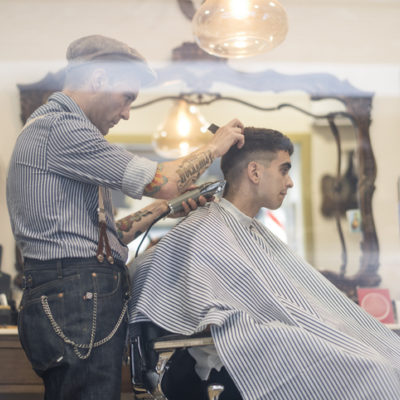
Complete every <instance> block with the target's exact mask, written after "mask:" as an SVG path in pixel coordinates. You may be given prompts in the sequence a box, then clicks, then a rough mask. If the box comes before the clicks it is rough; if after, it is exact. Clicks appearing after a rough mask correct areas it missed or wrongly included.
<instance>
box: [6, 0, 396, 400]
mask: <svg viewBox="0 0 400 400" xmlns="http://www.w3.org/2000/svg"><path fill="white" fill-rule="evenodd" d="M399 21H400V1H399V0H302V1H299V0H279V1H278V0H146V1H144V0H115V1H112V2H111V1H104V0H102V1H94V0H78V1H71V0H68V1H67V0H20V1H15V0H1V1H0V31H1V33H2V34H1V36H0V89H1V90H0V115H1V122H2V134H1V136H0V143H1V144H0V199H1V200H0V220H1V224H2V227H3V228H2V229H1V230H0V399H4V400H11V399H19V400H21V399H41V398H43V396H44V392H45V388H44V384H43V381H42V379H41V377H39V376H38V374H37V373H36V372H37V371H36V372H35V371H34V369H33V368H32V365H31V363H30V360H28V358H27V355H26V354H25V351H24V349H23V347H22V345H21V343H20V339H19V336H21V332H19V329H18V326H17V322H18V317H19V315H18V314H19V312H20V304H21V299H22V296H23V293H24V291H25V290H27V289H26V279H25V276H24V256H23V252H22V251H21V249H20V248H19V246H18V244H17V241H16V239H15V237H14V234H13V229H12V224H11V222H10V216H9V210H8V208H9V205H7V203H8V202H9V200H8V199H7V185H8V182H7V181H8V180H9V179H11V176H9V175H8V170H9V165H10V160H11V158H12V155H13V151H14V147H15V145H16V142H17V138H18V137H19V134H20V132H21V130H22V128H23V127H24V125H25V124H26V122H27V120H28V119H29V117H30V115H31V114H32V113H33V112H34V111H35V110H36V109H37V108H38V107H40V106H42V105H43V104H45V103H46V102H47V99H48V98H49V97H50V96H51V95H53V93H55V92H60V91H61V90H63V85H64V80H65V75H66V72H65V71H66V65H67V60H66V49H67V48H68V46H69V44H70V43H71V42H73V41H74V40H76V39H78V38H81V37H85V36H88V35H103V36H106V37H110V38H114V39H117V40H119V41H122V42H124V43H126V44H127V45H128V46H130V47H132V48H134V49H136V50H137V51H138V52H139V53H140V54H141V55H142V56H143V57H144V58H145V59H146V61H147V63H148V65H149V66H150V67H151V69H152V70H153V71H154V73H155V79H154V80H153V81H152V82H151V83H150V84H148V85H147V86H143V87H141V89H140V91H139V94H138V96H137V98H136V99H135V100H134V101H133V102H132V104H131V106H130V118H129V119H126V118H125V119H124V118H122V119H121V121H119V123H118V124H116V125H115V126H113V127H111V129H110V130H109V132H108V134H107V135H106V136H104V139H105V140H106V141H108V142H109V143H110V144H112V145H113V146H117V147H121V148H123V149H124V150H125V151H127V152H129V153H132V154H135V155H138V156H141V157H145V158H147V159H150V160H152V161H155V162H156V163H158V164H159V163H163V162H167V161H169V160H175V159H178V158H180V157H185V156H187V155H188V154H190V153H192V152H193V151H196V150H197V149H198V148H201V146H204V145H206V144H207V143H208V142H210V140H212V139H213V137H214V133H213V132H212V128H210V126H211V125H212V124H214V125H216V126H217V127H220V126H224V125H225V124H227V123H228V122H229V121H231V120H233V119H234V118H237V119H238V120H240V121H241V123H242V124H243V126H245V127H259V128H268V129H273V130H277V131H279V132H282V133H283V134H284V135H286V136H287V137H289V139H290V141H291V142H292V144H293V149H294V150H293V154H291V170H290V176H291V179H292V181H293V187H291V188H290V190H288V192H287V196H286V198H285V200H284V201H283V203H282V206H281V207H279V208H277V209H268V208H266V207H262V208H260V210H259V211H258V213H257V215H256V216H255V217H254V218H255V219H256V220H257V221H258V222H259V223H260V224H261V225H262V226H264V227H265V228H267V230H268V231H269V232H272V234H273V235H274V236H275V237H277V238H278V239H279V242H280V243H281V242H283V243H285V246H287V248H288V249H290V251H291V252H293V253H295V254H297V255H298V256H299V257H301V259H303V260H305V261H306V263H307V264H309V265H311V266H312V267H313V268H314V269H315V270H316V271H318V272H319V273H320V274H322V277H323V279H324V280H326V279H327V280H328V281H329V282H330V284H333V285H334V286H335V287H336V288H337V289H338V290H339V291H340V293H341V295H342V294H343V295H344V296H345V297H346V298H347V299H349V300H350V301H351V302H352V303H354V304H356V305H358V307H360V308H361V309H362V311H360V312H362V313H365V315H368V318H369V317H372V319H371V321H374V322H373V323H375V321H378V322H379V325H381V324H382V325H384V326H385V328H384V329H385V331H384V333H383V334H385V335H386V334H387V335H391V334H393V333H394V334H395V335H394V336H393V341H394V343H395V341H396V340H397V339H396V337H395V336H397V335H400V161H399V150H398V149H400V24H399ZM210 182H218V183H221V182H224V175H223V173H222V172H221V168H220V158H219V157H218V158H215V159H214V160H213V162H212V163H211V165H210V166H209V167H208V168H206V170H205V172H203V173H202V174H201V175H200V176H199V177H198V179H197V180H196V185H197V186H198V187H203V186H202V185H204V187H209V186H207V185H206V184H208V183H210ZM222 186H223V184H221V185H220V186H218V188H217V190H216V192H215V193H214V192H213V194H214V200H213V201H214V202H215V203H217V204H218V202H219V201H220V198H221V196H222ZM111 195H112V205H113V212H114V218H115V220H118V219H121V218H124V217H126V216H128V215H130V214H132V213H136V212H138V211H139V210H141V209H142V208H144V207H146V206H148V205H149V204H151V203H152V201H153V200H154V199H152V198H151V197H149V196H146V195H144V196H143V197H142V196H137V197H141V198H132V197H130V196H128V195H127V194H125V193H123V192H122V191H121V190H117V189H115V190H114V189H112V190H111ZM174 197H176V196H174ZM18 201H19V202H20V199H18ZM98 207H99V208H100V205H99V206H98ZM199 208H202V207H199ZM70 212H71V214H73V213H74V210H70ZM196 212H199V210H195V211H192V213H196ZM189 217H190V213H189V216H188V217H187V218H189ZM183 218H185V217H183ZM183 218H162V219H160V220H158V221H157V222H156V223H154V224H153V225H152V226H151V227H149V229H147V230H146V232H144V233H142V234H141V235H139V236H137V237H135V239H134V240H132V241H131V242H130V243H129V244H127V247H128V250H129V251H128V256H127V259H126V261H125V263H126V265H127V266H128V268H131V266H132V265H133V264H134V263H135V260H136V259H137V258H138V257H141V256H142V255H143V254H144V253H145V251H146V249H149V248H150V247H152V246H154V247H155V248H157V247H158V246H159V244H158V242H160V243H162V242H163V240H162V239H163V237H164V236H165V235H167V234H168V232H170V231H171V230H172V229H173V228H174V227H175V226H176V225H180V224H181V223H182V220H183ZM199 232H200V230H199ZM208 235H209V236H210V237H211V238H213V239H212V240H215V241H218V240H219V239H220V236H219V235H220V233H219V231H217V230H216V231H215V232H213V231H212V230H211V231H210V232H208ZM156 251H157V250H156ZM171 251H173V250H171ZM227 251H229V249H228V250H227ZM212 252H213V250H212V249H210V253H212ZM177 257H178V255H177ZM182 265H184V264H182ZM318 279H319V278H318ZM161 280H162V276H160V281H161ZM155 290H157V289H155ZM88 293H89V292H87V293H86V295H88ZM89 294H90V295H91V293H89ZM343 298H344V297H343ZM198 300H199V302H203V300H202V299H198ZM50 305H51V304H50ZM50 313H51V312H50ZM46 315H47V314H46ZM363 315H364V314H363ZM47 316H48V315H47ZM116 317H118V315H117V316H116ZM44 318H46V316H45V317H44ZM363 318H364V317H363ZM368 321H370V320H369V319H368ZM47 322H49V324H51V325H52V326H53V327H54V323H53V322H54V321H52V320H51V318H49V321H47ZM90 323H91V322H90ZM371 324H372V322H371ZM366 325H367V324H366ZM49 326H50V325H49ZM374 326H375V325H374ZM164 328H165V327H164ZM221 329H222V328H221ZM363 329H365V330H366V331H368V329H370V327H369V325H368V326H364V327H363ZM371 329H372V328H371ZM374 329H375V328H374ZM376 329H379V328H376ZM386 331H387V332H386ZM389 331H390V332H389ZM218 332H219V331H218ZM170 333H171V337H172V339H171V341H172V342H169V343H170V344H167V340H165V341H162V343H164V344H163V345H160V347H159V348H158V347H157V344H158V343H159V342H157V338H154V337H153V338H152V339H151V343H152V345H151V346H153V347H152V348H151V350H152V352H153V353H154V355H155V356H157V357H158V361H157V365H156V369H157V368H158V375H157V373H156V372H151V373H152V374H153V375H151V378H149V376H150V375H149V374H150V372H149V373H147V371H144V368H145V367H146V365H145V366H143V365H139V367H138V363H139V364H140V362H141V361H142V360H139V361H136V360H134V358H135V357H137V356H138V353H141V349H140V348H139V350H138V349H137V348H136V347H135V346H134V344H132V343H127V344H126V347H125V350H124V354H123V359H122V360H121V363H122V373H121V398H123V399H135V398H137V399H166V400H172V399H175V398H177V399H178V398H182V397H174V395H169V394H168V393H163V391H164V392H165V390H164V389H160V387H162V384H161V382H162V378H163V375H165V372H166V371H167V372H168V371H170V370H172V369H173V368H170V363H171V359H173V357H175V358H177V356H176V352H179V351H181V349H182V348H184V349H188V348H191V346H194V347H196V346H199V347H201V346H202V345H204V346H210V345H212V343H213V340H215V341H217V343H218V345H217V353H218V354H219V353H220V349H222V348H223V345H222V344H221V342H220V341H221V340H222V339H221V337H222V336H221V335H219V334H217V333H215V331H213V328H211V333H212V335H211V336H210V334H208V335H201V337H200V339H198V338H197V337H195V338H194V339H193V335H189V332H187V333H186V336H182V332H178V331H177V332H170ZM173 334H175V336H174V335H173ZM178 334H180V336H179V337H178V336H176V335H178ZM61 335H62V334H61ZM58 336H59V337H57V340H59V341H61V342H62V337H61V336H60V334H58ZM166 337H167V336H166ZM390 337H391V338H392V336H390ZM89 339H90V338H89V337H88V339H87V342H89ZM193 340H194V342H192V341H193ZM199 340H200V341H202V344H199ZM232 340H233V339H232ZM128 342H129V340H128ZM135 343H136V342H135ZM154 343H156V344H154ZM171 343H172V344H171ZM210 343H211V344H210ZM139 344H140V343H139ZM395 344H396V345H397V351H400V350H399V349H400V345H399V344H398V343H395ZM65 346H67V347H68V344H65ZM163 346H164V347H163ZM74 350H76V349H75V347H74ZM90 350H92V349H90ZM77 351H78V350H77ZM95 351H96V347H94V348H93V352H95ZM221 351H222V350H221ZM288 351H289V350H288ZM78 352H79V351H78ZM83 352H84V351H83ZM174 352H175V354H173V353H174ZM189 353H190V351H189ZM79 354H81V353H79ZM222 354H223V355H224V356H221V354H220V356H221V358H222V360H223V362H224V364H225V363H226V369H227V370H228V372H232V371H233V372H232V373H231V375H232V376H231V378H232V379H233V381H234V382H235V384H236V386H237V387H238V388H239V392H240V393H241V396H242V397H235V396H234V395H232V397H227V396H228V395H227V394H225V397H223V393H224V390H225V393H228V389H225V388H224V383H221V382H212V384H210V385H208V386H207V389H206V391H207V394H206V395H204V397H195V396H192V395H186V398H187V399H188V400H194V399H197V398H199V399H200V398H204V399H221V400H223V399H229V398H230V399H231V400H234V399H236V398H243V399H254V400H256V399H270V398H271V399H272V398H274V399H301V400H302V399H306V400H308V399H311V398H313V399H314V398H315V399H322V400H323V399H339V398H341V399H344V398H346V399H356V398H357V399H371V400H372V399H374V400H375V399H381V398H382V399H384V398H385V399H392V398H393V399H395V398H397V399H399V398H400V391H396V390H397V389H396V388H395V385H394V384H393V387H394V389H393V391H394V393H397V395H398V397H396V396H395V395H387V397H385V396H384V395H380V394H379V395H376V397H374V396H373V395H368V394H364V396H363V395H362V393H361V392H360V393H361V394H360V395H359V396H357V397H355V396H354V395H349V396H348V397H344V396H343V395H340V396H339V394H338V393H336V394H335V391H334V390H333V392H332V393H334V394H327V395H326V396H324V395H323V394H321V393H320V392H318V389H319V388H320V386H318V383H315V389H314V390H315V391H314V392H313V393H315V396H311V397H310V395H308V394H307V393H306V392H304V393H303V392H301V391H299V390H297V392H296V393H297V395H293V394H291V395H289V394H287V395H286V397H285V396H284V395H282V393H283V392H282V393H280V392H279V393H278V392H277V393H278V394H276V395H275V397H274V394H273V393H272V392H269V391H268V393H270V394H268V393H267V390H266V391H265V394H261V395H259V397H257V396H256V395H255V394H254V393H256V391H255V389H254V392H252V391H251V390H252V389H249V390H250V392H246V390H247V388H248V387H251V384H250V383H246V384H243V385H242V384H241V383H238V381H237V377H238V376H241V372H243V371H245V370H246V368H245V367H243V371H240V368H238V369H236V368H233V370H232V371H231V370H230V368H229V365H230V364H229V362H230V358H229V357H225V353H224V352H223V351H222ZM399 354H400V353H399ZM139 356H140V354H139ZM163 357H164V358H163ZM171 357H172V358H171ZM243 357H244V358H245V356H243ZM139 358H140V357H139ZM89 361H90V357H89V358H88V360H86V362H89ZM397 361H399V360H397ZM176 363H179V361H176ZM144 364H146V363H144ZM147 364H148V363H147ZM243 365H246V363H245V362H244V364H243ZM266 365H267V366H266V370H265V371H264V374H265V375H268V369H269V367H268V365H270V364H268V363H267V364H266ZM147 366H148V365H147ZM138 368H139V369H140V373H139V375H140V376H139V377H138V376H137V375H138V372H137V369H138ZM260 368H261V367H260ZM397 368H398V369H397V374H398V375H397V379H398V377H399V375H400V373H399V371H400V362H398V364H397ZM160 369H161V370H162V371H161V373H160ZM272 369H273V368H272V366H271V371H272ZM246 371H247V372H248V369H247V370H246ZM246 371H245V372H246ZM247 372H246V373H247ZM246 373H244V375H246ZM385 373H386V372H385ZM154 374H156V375H157V376H156V377H154V376H155V375H154ZM382 374H383V372H382ZM388 374H389V372H388ZM246 376H247V375H246ZM271 376H273V375H272V372H271ZM271 379H272V378H271ZM382 380H384V378H382ZM266 381H267V380H266ZM316 381H317V380H316ZM339 381H340V378H339ZM171 382H172V381H171ZM268 382H269V381H268ZM371 382H372V381H371ZM377 382H378V380H377ZM169 384H170V385H173V383H169ZM375 384H376V385H378V383H371V387H372V386H373V385H375ZM177 385H178V386H179V384H177ZM365 385H367V384H365ZM365 385H364V386H362V385H361V386H362V387H365ZM328 386H329V385H328ZM367 386H368V385H367ZM368 387H369V386H368ZM396 387H397V388H399V387H400V383H399V382H397V386H396ZM174 390H175V388H174ZM174 390H172V391H171V392H173V391H174ZM257 390H258V388H257ZM260 390H261V389H260ZM271 390H272V389H271ZM285 390H287V392H286V393H289V392H290V390H289V389H285ZM360 390H361V389H360ZM373 390H374V389H373V388H372V389H371V392H368V393H375V392H373ZM46 391H47V386H46ZM282 391H283V389H282ZM317 392H318V393H319V394H318V393H317ZM257 393H258V392H257ZM260 393H261V392H260ZM263 393H264V392H263ZM290 393H292V392H290ZM293 393H295V389H293ZM363 393H364V392H363ZM365 393H367V390H366V391H365ZM379 393H381V392H379ZM382 393H383V392H382ZM379 396H381V397H379ZM390 396H392V397H390ZM47 398H55V397H52V396H49V397H47ZM57 398H60V399H61V398H63V399H67V398H70V399H72V398H78V397H71V396H70V397H68V396H67V395H65V397H61V396H60V397H57ZM79 398H81V397H79ZM82 398H86V397H82ZM88 398H89V397H88ZM110 398H111V397H110ZM113 398H114V397H113ZM184 398H185V397H184Z"/></svg>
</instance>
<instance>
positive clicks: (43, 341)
mask: <svg viewBox="0 0 400 400" xmlns="http://www.w3.org/2000/svg"><path fill="white" fill-rule="evenodd" d="M63 302H64V299H63V294H62V293H59V294H53V295H51V296H49V297H48V303H49V305H51V310H52V313H53V316H54V318H56V319H57V320H59V321H60V320H62V319H63ZM18 333H19V338H20V341H21V345H22V347H23V349H24V351H25V353H26V355H27V357H28V359H29V361H30V362H31V364H32V367H33V368H34V370H35V371H36V372H37V373H38V374H39V375H40V374H41V372H44V371H45V370H47V369H48V368H50V367H52V366H54V365H56V364H57V363H58V362H60V361H61V360H62V358H63V356H64V351H65V348H64V342H63V340H62V339H61V338H60V337H59V336H58V335H57V334H56V332H55V331H54V329H53V327H52V326H51V324H50V322H49V319H48V317H47V316H46V314H45V312H44V309H43V306H42V303H41V298H40V297H38V298H36V299H34V300H30V301H29V302H27V303H26V304H25V305H24V306H23V307H22V309H21V310H20V312H19V315H18Z"/></svg>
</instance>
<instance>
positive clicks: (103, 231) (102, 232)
mask: <svg viewBox="0 0 400 400" xmlns="http://www.w3.org/2000/svg"><path fill="white" fill-rule="evenodd" d="M104 194H105V188H104V187H102V186H99V208H98V209H97V212H98V214H99V244H98V246H97V253H96V257H97V260H98V261H99V262H100V263H102V262H103V261H104V254H103V249H104V247H105V251H106V258H107V261H108V262H109V263H110V264H114V258H113V256H112V255H111V247H110V243H109V241H108V237H107V224H106V213H105V210H104Z"/></svg>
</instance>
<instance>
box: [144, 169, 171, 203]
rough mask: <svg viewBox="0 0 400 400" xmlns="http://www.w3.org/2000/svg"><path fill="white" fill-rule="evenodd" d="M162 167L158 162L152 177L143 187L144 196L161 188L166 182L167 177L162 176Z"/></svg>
mask: <svg viewBox="0 0 400 400" xmlns="http://www.w3.org/2000/svg"><path fill="white" fill-rule="evenodd" d="M162 168H163V166H162V164H158V167H157V171H156V174H155V176H154V179H153V180H152V181H151V182H150V183H149V184H148V185H147V186H146V187H145V188H144V194H145V195H146V196H152V195H154V194H155V193H157V192H159V191H160V190H161V188H162V187H163V186H164V185H165V184H166V183H167V182H168V179H167V177H166V176H163V174H162V173H161V171H162Z"/></svg>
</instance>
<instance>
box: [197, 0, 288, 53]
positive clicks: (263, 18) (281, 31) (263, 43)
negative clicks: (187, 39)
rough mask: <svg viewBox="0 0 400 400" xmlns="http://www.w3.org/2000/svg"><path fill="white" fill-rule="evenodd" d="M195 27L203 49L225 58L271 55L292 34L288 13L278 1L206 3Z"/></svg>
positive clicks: (240, 0)
mask: <svg viewBox="0 0 400 400" xmlns="http://www.w3.org/2000/svg"><path fill="white" fill-rule="evenodd" d="M192 24H193V34H194V37H195V40H196V42H197V44H198V45H199V47H200V48H202V49H203V50H204V51H206V52H207V53H210V54H213V55H215V56H218V57H225V58H240V57H249V56H254V55H257V54H260V53H264V52H267V51H269V50H271V49H273V48H274V47H276V46H278V45H279V44H280V43H282V42H283V40H284V39H285V37H286V34H287V31H288V22H287V16H286V12H285V10H284V8H283V7H282V5H281V4H280V3H279V2H278V1H277V0H206V1H205V2H204V3H203V5H202V6H201V7H200V8H199V9H198V10H197V12H196V14H195V15H194V17H193V21H192Z"/></svg>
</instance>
